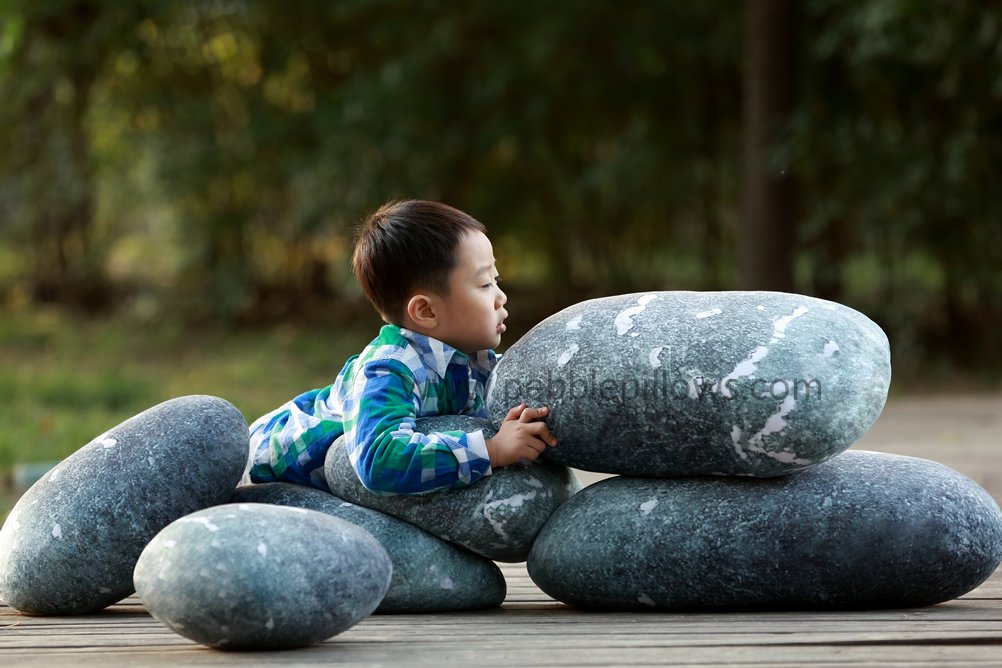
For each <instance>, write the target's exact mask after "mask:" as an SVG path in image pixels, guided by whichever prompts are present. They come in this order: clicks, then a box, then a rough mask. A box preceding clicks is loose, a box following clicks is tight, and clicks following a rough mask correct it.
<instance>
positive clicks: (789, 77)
mask: <svg viewBox="0 0 1002 668" xmlns="http://www.w3.org/2000/svg"><path fill="white" fill-rule="evenodd" d="M747 6H748V16H747V32H746V37H745V39H746V43H745V53H746V62H745V74H744V77H745V82H744V198H743V199H744V201H743V203H742V213H741V223H740V229H739V230H738V256H739V278H740V284H741V288H742V289H745V290H782V291H792V290H793V258H792V248H793V233H794V230H793V227H794V226H793V202H792V198H793V194H794V193H793V182H792V179H791V177H790V175H789V174H786V173H783V172H781V171H779V170H777V169H775V168H773V167H772V166H771V165H770V164H769V151H770V147H771V145H772V142H773V140H774V139H775V136H776V130H777V129H778V126H779V123H780V122H781V121H783V120H784V119H785V117H786V115H787V114H788V113H789V112H790V110H791V109H792V107H793V84H794V82H793V72H794V64H793V59H794V42H795V37H794V19H793V14H794V12H793V4H792V1H791V0H749V3H748V5H747Z"/></svg>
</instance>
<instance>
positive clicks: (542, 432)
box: [531, 422, 557, 446]
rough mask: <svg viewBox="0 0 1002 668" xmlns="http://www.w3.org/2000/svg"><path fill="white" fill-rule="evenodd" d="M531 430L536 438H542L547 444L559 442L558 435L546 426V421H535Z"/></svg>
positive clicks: (551, 444) (553, 444) (552, 444)
mask: <svg viewBox="0 0 1002 668" xmlns="http://www.w3.org/2000/svg"><path fill="white" fill-rule="evenodd" d="M531 431H532V433H533V434H534V435H535V436H536V438H538V439H539V440H541V441H542V442H543V443H545V444H546V445H550V446H555V445H556V444H557V437H556V436H554V435H553V434H551V433H550V430H549V429H548V428H547V427H546V424H545V423H543V422H535V423H533V424H532V428H531Z"/></svg>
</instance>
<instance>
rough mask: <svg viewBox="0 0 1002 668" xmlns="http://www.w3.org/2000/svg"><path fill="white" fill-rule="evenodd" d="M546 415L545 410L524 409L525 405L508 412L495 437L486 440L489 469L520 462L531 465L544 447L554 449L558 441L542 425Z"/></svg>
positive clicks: (547, 412)
mask: <svg viewBox="0 0 1002 668" xmlns="http://www.w3.org/2000/svg"><path fill="white" fill-rule="evenodd" d="M549 412H550V409H549V408H547V407H546V406H540V407H539V408H526V406H525V404H519V405H518V406H515V407H514V408H512V409H511V410H510V411H508V415H506V416H505V418H504V422H502V423H501V428H500V429H498V433H497V434H495V435H494V438H490V439H487V452H488V453H489V454H490V456H491V468H504V467H505V466H508V465H509V464H514V463H515V462H518V461H522V460H527V461H530V462H531V461H534V460H535V459H536V458H538V457H539V453H541V452H542V451H543V450H544V449H545V448H546V446H547V445H549V446H550V447H556V445H557V439H556V438H555V437H554V436H553V435H552V434H551V433H550V430H549V429H547V428H546V423H545V422H542V421H543V420H545V419H546V416H547V415H548V414H549Z"/></svg>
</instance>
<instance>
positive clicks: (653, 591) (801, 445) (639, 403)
mask: <svg viewBox="0 0 1002 668" xmlns="http://www.w3.org/2000/svg"><path fill="white" fill-rule="evenodd" d="M890 377H891V366H890V352H889V346H888V341H887V337H886V336H885V334H884V333H883V331H882V330H881V329H880V327H878V326H877V325H876V324H875V323H873V322H872V321H871V320H869V319H868V318H867V317H866V316H864V315H862V314H861V313H859V312H857V311H854V310H852V309H850V308H847V307H845V306H843V305H840V304H837V303H833V302H829V301H825V300H821V299H815V298H810V297H806V296H802V295H795V294H787V293H777V292H648V293H638V294H629V295H619V296H613V297H606V298H601V299H594V300H590V301H585V302H582V303H579V304H576V305H574V306H571V307H569V308H567V309H565V310H563V311H561V312H559V313H556V314H554V315H553V316H551V317H549V318H547V319H546V320H544V321H543V322H541V323H540V324H538V325H537V326H536V327H534V328H533V329H532V330H531V331H530V332H528V333H527V334H526V335H525V336H524V337H523V338H522V339H521V340H519V341H518V342H517V343H516V344H514V345H513V346H512V347H511V348H510V349H509V350H508V351H507V352H506V354H505V355H504V356H503V358H502V360H501V361H500V363H499V364H498V366H497V368H496V369H495V371H494V373H493V375H492V377H491V382H490V384H489V386H488V391H487V398H486V401H487V406H488V410H489V412H490V414H491V417H492V419H493V420H494V422H495V424H497V423H499V422H500V420H501V419H503V417H504V415H505V414H506V413H507V411H508V409H509V408H510V406H511V405H514V404H517V403H519V402H521V401H526V402H527V403H529V404H530V405H546V406H549V407H550V415H549V418H548V420H547V422H548V424H549V426H550V429H551V431H552V432H553V433H554V434H555V435H556V436H557V438H558V439H559V444H558V446H557V447H556V448H547V449H546V451H545V453H544V457H545V458H546V459H547V460H550V461H554V462H560V463H563V464H566V465H569V466H573V467H576V468H580V469H584V470H589V471H598V472H605V473H613V474H619V477H614V478H610V479H607V480H603V481H601V482H599V483H596V484H594V485H592V486H590V487H588V488H587V489H585V490H583V491H582V492H581V493H579V494H576V495H575V496H574V497H573V498H571V499H570V500H569V501H568V502H567V503H566V504H564V505H563V506H561V507H560V508H559V509H558V510H557V511H556V512H555V513H554V514H553V515H552V516H551V517H550V518H549V520H548V521H547V523H546V525H545V526H544V527H543V529H542V530H541V531H540V533H539V534H538V536H537V537H536V539H535V542H534V544H533V546H532V550H531V552H530V553H529V556H528V571H529V575H530V577H532V579H533V580H534V581H535V582H536V584H537V585H538V586H539V587H540V588H541V589H542V590H543V591H545V592H546V593H548V594H549V595H551V596H553V597H554V598H556V599H558V600H560V601H563V602H566V603H569V604H572V605H576V606H580V607H586V608H602V609H635V610H652V609H661V610H677V609H760V608H818V607H821V608H844V607H902V606H921V605H929V604H932V603H936V602H940V601H944V600H948V599H951V598H955V597H957V596H960V595H962V594H964V593H966V592H967V591H970V590H971V589H973V588H974V587H976V586H977V585H978V584H980V583H981V582H983V581H984V580H985V579H987V578H988V577H989V576H990V575H991V573H992V572H993V571H994V570H995V568H996V567H997V566H998V565H999V562H1000V560H1002V513H1000V511H999V508H998V506H997V504H996V503H995V501H994V500H993V499H992V498H991V497H990V496H989V495H988V494H987V493H986V492H985V491H984V490H983V489H982V488H980V487H979V486H978V485H976V484H975V483H974V482H973V481H971V480H969V479H967V478H965V477H964V476H962V475H960V474H959V473H957V472H955V471H953V470H951V469H948V468H946V467H944V466H941V465H939V464H936V463H934V462H930V461H926V460H921V459H915V458H910V457H899V456H894V455H889V454H880V453H873V452H864V451H852V452H843V451H844V450H846V449H847V448H848V447H849V446H850V445H852V444H853V443H854V442H856V441H857V440H858V439H859V438H860V437H861V436H862V435H863V434H864V433H865V432H866V431H867V429H868V428H869V427H870V425H872V424H873V422H874V421H875V420H876V419H877V417H878V416H879V414H880V412H881V410H882V408H883V406H884V402H885V400H886V397H887V390H888V387H889V384H890ZM840 453H842V454H840Z"/></svg>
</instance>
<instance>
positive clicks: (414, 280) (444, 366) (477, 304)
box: [250, 200, 557, 494]
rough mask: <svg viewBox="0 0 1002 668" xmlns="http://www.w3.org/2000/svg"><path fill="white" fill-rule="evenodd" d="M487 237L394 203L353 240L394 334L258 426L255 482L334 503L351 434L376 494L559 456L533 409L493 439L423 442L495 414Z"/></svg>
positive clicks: (459, 217)
mask: <svg viewBox="0 0 1002 668" xmlns="http://www.w3.org/2000/svg"><path fill="white" fill-rule="evenodd" d="M485 232H486V229H485V228H484V226H483V225H482V224H481V223H480V222H479V221H477V220H475V219H474V218H472V217H471V216H469V215H467V214H465V213H463V212H462V211H459V210H457V209H454V208H452V207H450V206H446V205H444V204H439V203H436V202H428V201H423V200H409V201H405V202H397V203H390V204H386V205H384V206H383V207H381V208H380V209H379V210H378V211H376V212H375V213H374V214H373V215H372V216H370V217H369V219H368V220H367V221H366V222H365V223H364V224H363V225H362V226H361V227H360V228H359V229H358V230H357V231H356V234H355V251H354V254H353V257H352V269H353V270H354V272H355V276H356V278H357V279H358V281H359V283H361V285H362V289H363V290H364V292H365V295H366V297H368V299H369V301H370V302H372V305H373V306H374V307H375V308H376V310H377V311H378V312H379V315H380V316H381V317H382V319H383V321H385V322H386V323H387V324H386V325H384V326H383V327H382V328H381V329H380V330H379V336H377V337H376V338H375V339H374V340H373V341H372V342H371V343H370V344H369V345H368V346H367V347H366V348H365V350H363V351H362V352H361V353H360V354H358V355H354V356H353V357H351V358H349V359H348V361H347V362H346V363H345V365H344V368H343V369H342V370H341V373H339V374H338V376H337V379H336V380H335V382H334V384H333V385H330V386H328V387H325V388H321V389H317V390H311V391H309V392H306V393H304V394H302V395H300V396H298V397H296V398H295V399H293V400H292V401H290V402H289V403H287V404H285V405H284V406H281V407H279V408H278V409H276V410H274V411H272V412H271V413H268V414H267V415H264V416H262V417H260V418H258V419H257V420H256V421H255V422H254V424H252V425H251V427H250V436H251V438H250V443H251V457H252V462H251V470H250V479H251V480H252V481H253V482H271V481H276V480H282V481H287V482H294V483H299V484H303V485H312V486H314V487H319V488H321V489H324V490H327V489H328V487H327V483H326V481H325V480H324V477H323V465H324V457H325V456H326V454H327V450H328V449H329V448H330V446H331V444H333V442H334V440H335V439H337V438H338V437H340V436H341V435H342V433H343V434H344V435H345V438H344V443H345V447H346V448H347V449H348V454H349V458H350V460H351V463H352V465H353V466H354V468H355V471H356V473H357V474H358V477H359V479H360V480H361V481H362V484H363V485H364V486H365V487H366V488H367V489H369V490H370V491H372V492H375V493H378V494H421V493H426V492H432V491H437V490H441V489H452V488H459V487H465V486H467V485H471V484H473V483H474V482H476V481H477V480H479V479H480V478H481V477H483V476H485V475H490V474H491V470H492V468H496V467H505V466H508V465H509V464H512V463H514V462H517V461H520V460H528V461H532V460H535V459H536V458H537V457H539V454H540V452H542V451H543V449H544V448H545V447H546V446H547V445H550V446H551V447H552V446H555V445H556V443H557V440H556V439H555V438H554V437H553V436H552V435H551V434H550V432H549V430H548V429H547V427H546V424H545V423H544V422H543V421H542V420H545V416H546V414H547V413H548V409H547V408H546V407H539V408H527V407H526V406H525V404H520V405H518V406H515V407H514V408H512V409H511V410H510V411H509V412H508V414H507V416H505V420H504V422H503V423H502V424H501V427H500V428H499V430H498V432H497V434H496V435H495V436H494V437H493V438H491V439H486V440H485V438H484V434H483V430H477V431H474V432H470V433H464V432H462V431H446V432H436V433H428V434H422V433H420V432H416V431H414V427H415V419H416V418H418V417H425V416H431V415H443V414H460V415H475V416H479V417H486V415H487V413H486V410H485V409H484V398H483V393H484V387H485V385H486V383H487V377H488V375H489V374H490V372H491V370H492V369H493V368H494V366H495V365H496V364H497V361H498V359H499V358H500V356H499V355H497V354H496V353H495V352H494V351H493V350H492V348H494V347H495V346H497V345H498V344H499V343H500V342H501V335H502V334H503V333H504V331H505V326H504V319H505V318H506V317H507V316H508V313H507V312H506V311H505V310H504V305H505V303H506V302H507V300H508V298H507V297H506V296H505V294H504V292H502V291H501V288H500V287H499V286H498V283H499V282H500V280H499V278H500V277H499V276H498V275H497V272H496V269H495V260H494V251H493V248H492V246H491V242H490V240H489V239H488V238H487V235H486V234H485Z"/></svg>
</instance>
